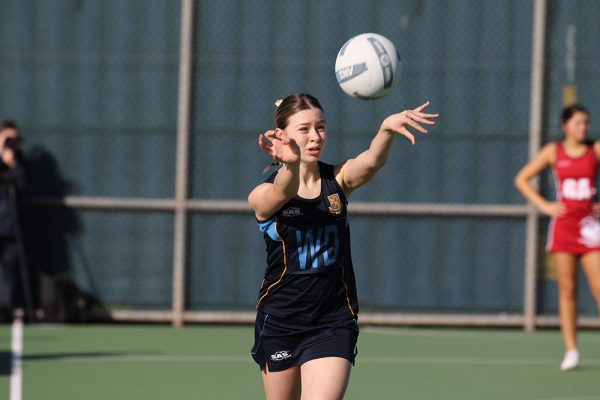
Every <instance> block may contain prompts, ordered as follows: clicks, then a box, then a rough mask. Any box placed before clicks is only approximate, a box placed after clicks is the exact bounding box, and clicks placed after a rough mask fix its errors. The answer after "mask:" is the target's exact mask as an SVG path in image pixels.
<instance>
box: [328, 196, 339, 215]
mask: <svg viewBox="0 0 600 400" xmlns="http://www.w3.org/2000/svg"><path fill="white" fill-rule="evenodd" d="M327 200H328V201H329V207H328V208H329V212H330V213H331V214H335V215H339V214H340V213H341V212H342V201H341V200H340V196H339V195H338V194H337V193H334V194H330V195H329V196H327Z"/></svg>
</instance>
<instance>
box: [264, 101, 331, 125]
mask: <svg viewBox="0 0 600 400" xmlns="http://www.w3.org/2000/svg"><path fill="white" fill-rule="evenodd" d="M311 108H318V109H319V110H321V111H323V107H321V103H319V100H317V99H316V98H315V97H313V96H311V95H310V94H306V93H296V94H292V95H290V96H288V97H286V98H285V99H283V101H282V102H281V104H280V105H279V107H277V111H275V124H276V125H277V127H278V128H279V129H285V127H286V126H287V124H288V122H289V119H290V117H291V116H292V115H294V114H296V113H298V112H300V111H303V110H310V109H311Z"/></svg>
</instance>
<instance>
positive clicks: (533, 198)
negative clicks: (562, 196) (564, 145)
mask: <svg viewBox="0 0 600 400" xmlns="http://www.w3.org/2000/svg"><path fill="white" fill-rule="evenodd" d="M555 162H556V143H549V144H547V145H546V146H544V147H543V148H542V149H541V150H540V152H539V153H538V154H537V155H536V156H535V157H534V158H532V159H531V160H530V161H529V162H528V163H527V164H525V166H524V167H523V168H521V170H520V171H519V172H518V173H517V175H516V176H515V186H516V187H517V189H519V191H520V192H521V194H522V195H523V197H525V198H526V199H527V200H529V201H530V202H531V203H532V204H533V205H534V206H535V207H536V208H537V209H538V210H540V211H541V212H543V213H544V214H546V215H549V216H551V217H559V216H561V215H563V214H564V213H565V205H564V204H563V203H561V202H551V201H548V200H546V199H545V198H544V197H543V196H542V195H540V193H539V191H537V190H535V189H534V188H533V186H532V185H531V182H530V181H531V179H533V178H534V177H535V176H537V175H539V174H540V173H541V172H542V171H543V170H544V169H546V168H547V167H549V166H551V165H553V164H554V163H555Z"/></svg>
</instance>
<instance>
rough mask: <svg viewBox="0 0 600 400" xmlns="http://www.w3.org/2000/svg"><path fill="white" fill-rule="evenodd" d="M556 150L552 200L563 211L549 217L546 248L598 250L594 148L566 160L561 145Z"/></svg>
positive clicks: (599, 227)
mask: <svg viewBox="0 0 600 400" xmlns="http://www.w3.org/2000/svg"><path fill="white" fill-rule="evenodd" d="M556 149H557V151H556V163H555V164H554V168H553V172H554V180H555V187H556V197H557V200H558V201H560V202H562V203H563V204H564V205H565V207H566V212H565V214H564V215H563V216H561V217H555V218H552V220H551V222H550V229H549V231H548V244H547V246H546V249H547V250H548V251H549V252H566V253H571V254H577V255H581V254H585V253H587V252H590V251H593V250H600V221H599V220H598V217H597V216H596V215H594V213H593V211H592V204H593V202H594V196H595V195H596V188H595V182H596V174H597V169H598V161H597V160H596V154H595V152H594V146H593V145H590V146H589V147H588V150H587V151H586V153H585V154H584V155H583V156H581V157H579V158H572V157H569V156H568V155H567V154H566V153H565V150H564V148H563V145H562V143H561V142H557V144H556Z"/></svg>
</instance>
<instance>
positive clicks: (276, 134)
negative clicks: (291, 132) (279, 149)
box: [275, 128, 285, 139]
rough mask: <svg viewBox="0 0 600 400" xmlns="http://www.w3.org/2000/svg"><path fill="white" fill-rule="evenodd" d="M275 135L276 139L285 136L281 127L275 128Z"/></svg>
mask: <svg viewBox="0 0 600 400" xmlns="http://www.w3.org/2000/svg"><path fill="white" fill-rule="evenodd" d="M275 137H276V138H278V139H283V138H284V137H285V132H284V131H283V130H282V129H279V128H275Z"/></svg>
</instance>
